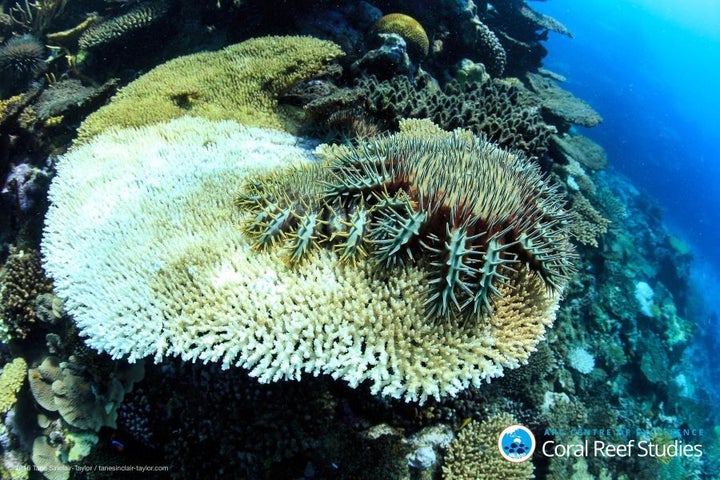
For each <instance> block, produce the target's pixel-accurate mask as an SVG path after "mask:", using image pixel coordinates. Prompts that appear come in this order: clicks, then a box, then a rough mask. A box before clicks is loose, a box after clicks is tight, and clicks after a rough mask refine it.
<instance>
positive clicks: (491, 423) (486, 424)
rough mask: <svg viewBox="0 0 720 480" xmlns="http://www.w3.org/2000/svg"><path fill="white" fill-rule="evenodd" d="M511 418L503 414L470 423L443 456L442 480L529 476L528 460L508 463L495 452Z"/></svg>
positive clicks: (479, 479) (530, 476) (529, 463)
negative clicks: (501, 434)
mask: <svg viewBox="0 0 720 480" xmlns="http://www.w3.org/2000/svg"><path fill="white" fill-rule="evenodd" d="M516 423H517V422H516V421H515V419H514V418H513V417H512V416H511V415H509V414H506V413H503V414H496V415H493V416H491V417H489V418H487V419H485V420H483V421H482V422H478V421H472V422H470V423H469V424H468V425H467V426H466V427H465V428H463V429H462V430H461V431H460V433H459V434H458V436H457V438H456V439H455V441H454V442H453V443H451V444H450V447H449V448H448V451H447V453H446V454H445V464H444V465H443V467H442V472H443V477H442V478H443V479H444V480H504V479H508V480H509V479H512V480H523V479H530V478H534V477H533V464H532V462H530V461H526V462H520V463H511V462H508V461H507V460H505V459H504V458H503V457H502V456H501V455H500V452H499V451H498V437H499V436H500V433H501V432H502V431H503V430H504V429H505V428H507V427H509V426H510V425H513V424H516Z"/></svg>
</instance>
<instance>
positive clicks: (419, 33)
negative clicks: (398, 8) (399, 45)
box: [375, 13, 430, 57]
mask: <svg viewBox="0 0 720 480" xmlns="http://www.w3.org/2000/svg"><path fill="white" fill-rule="evenodd" d="M375 30H376V31H377V32H378V33H396V34H398V35H400V36H401V37H403V38H404V39H405V41H406V42H407V44H408V50H409V51H410V53H413V52H414V53H417V54H422V56H423V57H424V56H426V55H427V54H428V50H429V49H430V40H428V36H427V33H425V29H424V28H423V27H422V25H420V22H418V21H417V20H415V19H414V18H412V17H411V16H409V15H405V14H403V13H390V14H388V15H385V16H384V17H382V18H381V19H380V20H378V21H377V23H376V24H375Z"/></svg>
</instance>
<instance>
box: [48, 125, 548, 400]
mask: <svg viewBox="0 0 720 480" xmlns="http://www.w3.org/2000/svg"><path fill="white" fill-rule="evenodd" d="M445 135H448V134H445ZM449 141H454V142H462V140H460V139H456V140H449ZM299 142H300V140H299V139H297V138H295V137H292V136H290V135H287V134H281V133H280V132H272V131H267V130H259V129H248V128H244V127H240V126H239V125H237V124H234V123H232V122H219V123H213V122H209V121H207V120H202V119H199V118H183V119H178V120H174V121H172V122H170V123H167V124H158V125H154V126H150V127H144V128H140V129H125V130H116V131H110V132H107V133H105V134H102V135H100V136H98V137H96V138H95V139H94V140H93V141H92V142H90V143H88V144H86V145H82V146H78V147H75V148H74V149H73V150H72V151H71V152H70V153H69V154H68V155H66V156H64V157H62V158H61V159H60V161H59V163H58V167H57V168H58V175H57V177H56V178H55V180H54V182H53V184H52V186H51V189H50V198H51V200H52V205H51V207H50V210H49V212H48V215H47V220H46V228H45V234H44V238H43V253H44V256H45V258H46V268H47V269H48V271H49V272H51V274H52V276H53V278H54V279H55V289H56V292H57V294H58V295H59V296H60V297H61V298H62V299H63V300H64V302H65V305H66V308H67V310H68V312H69V314H70V315H72V316H73V317H74V319H75V321H76V323H77V325H78V327H79V329H80V331H81V332H82V335H83V336H85V337H86V338H87V340H86V341H87V343H88V344H89V345H90V346H92V347H94V348H96V349H98V350H102V351H106V352H108V353H110V354H111V355H112V356H114V357H116V358H117V357H121V356H129V358H130V359H131V360H134V359H138V358H142V357H146V356H153V357H155V359H156V360H160V359H162V358H163V357H165V356H168V355H177V356H180V357H182V358H183V359H185V360H198V359H199V360H203V361H210V362H220V363H222V364H223V365H224V366H226V367H229V366H240V367H243V368H245V369H247V370H248V371H249V372H250V374H251V375H252V376H254V377H257V378H258V379H260V380H261V381H263V382H270V381H278V380H281V379H300V378H301V376H302V374H303V373H310V374H313V375H320V374H327V375H331V376H332V377H333V378H336V379H343V380H345V381H346V382H348V383H349V384H350V385H351V386H353V387H357V386H358V385H360V384H361V383H363V382H364V383H365V384H366V385H367V386H368V387H369V388H370V390H371V392H373V393H376V394H383V395H387V396H391V397H396V398H402V399H404V400H407V401H413V400H415V401H425V400H426V399H427V398H429V397H436V398H440V397H444V396H448V395H453V394H455V393H457V392H458V391H460V390H462V389H465V388H467V387H469V386H470V385H475V386H479V385H481V384H482V383H484V382H486V381H488V380H489V379H491V378H493V377H496V376H498V375H502V373H503V371H504V369H506V368H515V367H517V366H519V365H521V364H523V363H524V362H526V361H527V358H528V356H529V355H530V353H531V352H532V351H533V350H534V348H535V345H536V344H537V343H538V341H540V340H541V339H542V338H543V336H544V332H545V329H546V328H547V327H548V326H549V325H550V324H551V323H552V321H553V319H554V315H555V310H556V308H557V302H558V295H557V294H556V292H555V291H554V290H553V289H548V288H547V286H546V285H545V284H544V283H543V281H542V280H540V278H539V276H538V275H536V274H534V273H530V270H528V269H526V267H525V265H520V264H516V265H514V267H516V270H517V272H508V273H506V274H505V275H506V276H507V280H506V281H505V282H504V284H501V283H498V284H497V285H496V288H497V289H498V291H499V295H498V296H497V298H496V299H495V302H494V304H493V314H492V315H489V316H488V318H487V320H485V321H482V322H473V323H474V324H473V325H457V326H455V327H453V328H448V327H447V325H445V324H444V323H443V322H442V321H433V320H432V319H430V320H429V319H428V314H427V308H426V306H425V304H426V302H427V299H428V298H429V297H430V296H432V292H431V284H429V277H428V270H426V269H425V268H423V267H422V266H419V265H413V264H411V263H406V264H404V265H398V266H397V267H396V268H394V269H392V270H387V269H386V268H379V267H378V266H377V265H375V264H374V263H373V262H368V261H358V262H357V263H356V264H352V262H342V261H340V255H341V251H340V250H331V249H326V248H323V249H320V250H318V251H317V252H316V254H315V255H314V256H312V257H310V258H307V259H305V260H304V261H302V262H298V264H297V265H295V266H293V267H290V266H288V264H287V257H286V255H284V254H282V253H280V252H278V251H277V249H274V248H270V249H260V250H258V249H254V248H252V245H251V244H252V240H251V239H249V238H248V237H247V236H246V235H245V234H243V233H242V232H241V231H240V228H239V227H238V226H239V225H240V224H241V223H242V222H244V221H247V220H248V219H249V218H250V217H251V215H252V214H251V213H250V212H244V211H242V210H238V209H237V207H236V206H235V205H234V203H233V193H232V192H234V191H235V190H236V189H237V188H238V187H239V185H240V183H241V182H242V179H243V178H247V181H251V179H252V178H257V179H258V180H263V179H266V178H268V175H272V171H274V170H276V169H282V168H283V167H285V166H286V165H288V164H292V163H295V164H296V165H297V168H298V169H301V170H302V169H304V168H306V167H305V166H306V165H307V164H308V163H309V162H312V161H313V160H311V159H310V157H309V153H308V151H307V150H305V149H303V148H300V147H299V146H298V145H302V143H299ZM438 142H440V143H441V144H442V143H443V140H442V139H438ZM466 147H467V148H471V147H472V142H471V141H470V140H469V139H468V140H467V144H466ZM327 151H328V152H332V151H333V150H332V149H327ZM334 151H335V152H338V151H340V152H342V151H347V150H344V149H335V150H334ZM368 151H370V152H371V151H372V149H370V150H368ZM516 166H518V167H520V165H516ZM523 173H526V172H525V171H524V170H523V169H522V168H520V169H519V170H518V174H519V175H523ZM308 188H309V189H310V191H313V190H314V189H315V188H316V187H315V186H309V187H308ZM426 197H427V198H429V196H426ZM398 198H400V197H398ZM458 198H459V197H458ZM369 203H370V202H369V201H368V206H370V205H369ZM390 214H391V213H389V212H388V215H390ZM540 218H541V217H538V219H540ZM439 231H440V232H441V233H442V230H439ZM349 239H350V235H349V234H348V235H347V236H346V239H345V240H344V241H343V242H344V243H347V242H348V241H349ZM279 240H280V239H278V241H279ZM343 242H340V243H343ZM296 245H299V244H296ZM513 248H515V247H513ZM386 251H387V252H388V254H391V253H390V252H392V249H389V250H387V249H386ZM436 278H437V275H436Z"/></svg>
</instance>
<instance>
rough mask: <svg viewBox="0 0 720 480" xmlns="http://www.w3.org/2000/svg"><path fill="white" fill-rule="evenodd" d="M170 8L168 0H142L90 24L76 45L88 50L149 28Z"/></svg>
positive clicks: (161, 18) (121, 39)
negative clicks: (110, 16) (136, 4)
mask: <svg viewBox="0 0 720 480" xmlns="http://www.w3.org/2000/svg"><path fill="white" fill-rule="evenodd" d="M169 10H170V0H153V1H148V2H143V3H141V4H139V5H138V6H136V7H135V8H133V9H132V10H130V11H129V12H127V13H124V14H122V15H119V16H117V17H113V18H111V19H109V20H106V21H104V22H101V23H97V24H91V25H90V26H89V27H88V28H87V29H86V30H84V31H83V33H82V35H80V38H79V39H78V46H79V47H80V48H81V49H84V50H88V49H93V48H99V47H103V46H105V45H107V44H109V43H114V42H119V41H123V40H124V39H125V38H126V37H128V36H130V35H133V34H134V33H136V32H138V31H140V30H145V29H148V28H151V27H152V26H153V25H155V24H156V23H158V22H160V21H161V20H163V18H164V17H165V16H166V15H167V13H168V11H169Z"/></svg>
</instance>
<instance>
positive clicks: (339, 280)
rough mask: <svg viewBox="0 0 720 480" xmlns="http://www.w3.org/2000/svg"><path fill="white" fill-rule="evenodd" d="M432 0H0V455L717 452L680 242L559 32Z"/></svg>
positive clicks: (641, 460)
mask: <svg viewBox="0 0 720 480" xmlns="http://www.w3.org/2000/svg"><path fill="white" fill-rule="evenodd" d="M436 3H437V4H438V5H436V4H430V3H428V2H404V1H397V0H395V1H392V0H388V1H386V0H377V1H374V0H373V1H367V2H354V1H339V2H306V1H300V2H261V1H255V0H244V1H243V0H234V1H230V0H220V1H218V2H207V4H203V3H198V2H191V1H189V0H148V1H143V2H134V1H110V0H107V1H104V2H89V1H86V0H78V1H77V2H66V1H62V0H39V1H37V2H34V3H31V2H15V1H12V0H5V1H2V2H0V6H1V7H2V8H1V9H0V41H1V43H0V73H1V74H2V75H3V79H4V80H5V79H7V81H3V82H2V85H0V162H2V163H0V174H1V175H2V178H1V179H2V182H3V187H2V194H1V195H0V201H1V202H2V204H3V208H2V209H1V212H2V213H0V242H1V244H0V247H1V250H0V259H1V260H2V262H3V267H2V270H1V271H0V334H1V335H2V344H1V345H2V348H0V356H1V358H0V365H2V373H1V374H0V411H1V413H2V414H3V422H2V424H1V425H0V456H1V457H2V461H1V462H0V473H1V475H0V476H2V478H11V479H42V478H45V479H48V480H65V479H75V478H118V477H117V475H119V472H120V471H124V472H130V471H132V475H134V477H133V478H178V479H180V478H200V477H202V478H247V479H263V478H267V479H280V478H288V479H290V478H293V479H297V478H303V479H308V480H309V479H326V478H327V479H351V478H352V479H364V478H367V479H377V478H388V479H441V478H442V479H482V478H488V479H489V478H492V479H503V478H514V479H515V478H528V479H529V478H547V479H561V478H571V477H572V478H588V479H589V478H668V479H669V478H700V476H702V475H705V476H709V477H711V476H712V475H716V474H718V468H719V467H718V465H717V462H716V461H715V460H714V459H713V455H712V452H713V450H712V449H713V448H714V447H713V446H712V445H713V441H712V440H714V439H715V436H716V435H717V433H718V432H717V429H716V428H715V427H714V426H713V425H712V424H698V423H697V422H698V420H697V419H698V418H706V417H704V416H700V414H699V412H702V411H704V409H705V408H706V406H707V398H705V397H703V391H702V389H700V387H698V386H697V385H696V384H695V383H693V378H692V374H691V373H690V372H691V371H690V370H689V369H687V365H686V362H687V358H688V355H687V353H686V352H690V351H691V349H690V345H691V342H690V340H691V338H692V334H693V329H694V325H693V322H691V321H690V320H689V318H690V315H691V313H692V292H691V290H690V287H689V283H688V278H687V266H688V262H689V260H690V254H689V253H688V252H687V251H686V250H684V249H682V248H681V247H682V245H681V243H680V242H679V241H678V240H677V239H674V238H673V237H672V236H670V235H669V234H668V233H667V231H666V229H665V227H664V226H663V224H662V223H661V220H660V218H659V216H657V215H656V214H655V212H654V211H653V210H652V209H651V208H650V207H648V205H649V204H650V202H649V201H648V200H647V199H646V198H644V197H643V196H642V195H641V194H639V193H638V192H637V191H636V190H635V189H634V188H633V187H632V185H629V184H628V183H627V182H626V181H624V180H622V179H620V178H617V177H616V176H614V175H613V174H612V173H609V172H607V171H606V170H605V168H606V166H607V164H608V159H607V158H606V156H605V153H604V150H603V149H602V147H601V146H600V145H597V144H596V143H594V142H593V141H592V140H590V139H589V138H587V137H585V136H583V135H581V134H580V133H579V131H578V130H577V129H576V128H575V126H584V127H592V126H594V125H597V124H598V123H600V122H601V121H602V118H601V117H600V115H599V114H597V112H595V111H594V110H593V108H592V107H591V106H590V105H589V104H587V103H586V102H584V101H583V100H581V99H578V98H576V97H574V96H573V95H572V94H570V93H569V92H567V91H566V90H564V89H563V88H562V82H563V78H562V76H561V75H559V74H558V73H555V72H550V71H548V70H545V69H543V67H542V65H543V64H542V60H543V57H544V56H545V55H546V54H547V53H548V52H547V51H546V49H545V48H544V46H543V42H544V40H545V39H546V38H547V35H548V34H549V33H550V32H552V34H555V35H568V36H571V34H570V32H569V30H568V29H567V28H566V27H565V26H564V25H562V24H560V23H559V22H558V21H557V20H555V19H552V18H550V17H547V16H544V15H542V14H540V13H538V12H536V11H534V10H533V9H532V8H531V7H530V5H529V4H527V3H526V2H523V1H520V2H518V1H508V0H497V1H494V2H476V3H473V2H446V1H439V2H436ZM87 12H92V13H87ZM669 371H672V372H673V373H674V374H675V377H676V378H678V379H681V380H676V381H668V379H667V372H669ZM683 375H684V376H683ZM691 398H692V401H690V399H691ZM709 421H711V420H709ZM515 424H518V425H523V426H525V427H527V428H528V429H529V430H530V431H532V432H533V433H534V434H535V436H536V438H537V440H538V442H545V443H547V442H551V443H552V444H554V445H558V444H560V445H565V444H567V445H570V444H580V443H582V442H583V441H585V440H586V439H588V438H592V437H591V435H593V434H592V433H583V432H592V429H593V428H594V427H600V426H602V427H607V428H612V429H614V430H613V432H617V431H618V430H617V429H618V428H620V427H624V428H627V429H632V431H633V432H637V435H638V436H639V438H638V439H637V440H642V441H645V442H651V443H652V444H653V446H655V447H658V448H657V449H656V450H654V451H655V452H656V453H657V452H660V451H662V452H664V454H662V455H660V454H659V453H657V454H654V455H648V456H644V457H635V458H633V459H632V461H630V460H628V461H626V462H625V461H611V460H610V459H608V458H605V457H603V456H569V455H568V456H563V455H546V454H542V453H539V452H541V451H542V448H541V447H538V450H537V452H536V453H535V455H534V456H532V457H531V458H528V459H526V460H525V461H521V462H508V461H507V460H505V459H504V458H503V456H502V455H501V452H500V451H499V450H498V444H499V441H501V440H502V437H500V440H499V435H500V434H501V432H503V430H505V429H506V428H507V427H509V426H511V425H515ZM686 430H688V431H689V430H692V431H693V432H697V431H700V430H702V431H703V432H705V433H703V435H704V437H703V438H702V439H701V440H702V443H703V447H704V448H705V450H704V451H703V453H704V455H703V456H694V455H684V456H679V455H673V454H671V453H669V452H671V447H670V446H671V445H674V446H675V448H677V445H678V444H677V442H685V443H686V444H690V443H693V444H697V443H698V441H697V439H691V438H688V437H687V435H689V434H685V433H678V432H685V431H686ZM513 434H515V433H513ZM608 435H611V434H610V433H608ZM613 435H614V434H613ZM693 435H698V434H697V433H693ZM518 438H520V437H518ZM523 438H524V437H523ZM613 439H614V440H617V441H620V438H619V437H618V438H616V437H613ZM511 440H512V442H513V444H512V445H513V446H510V447H508V449H512V453H513V455H516V456H517V455H519V454H522V453H525V452H526V450H525V448H526V445H525V443H523V442H524V441H523V442H519V443H518V442H516V441H515V440H514V439H511ZM604 440H608V439H607V438H605V439H604ZM661 447H662V448H661ZM693 448H695V447H694V446H693ZM681 451H685V450H682V448H681ZM693 451H695V450H693ZM132 469H134V470H132ZM709 477H708V478H709Z"/></svg>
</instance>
